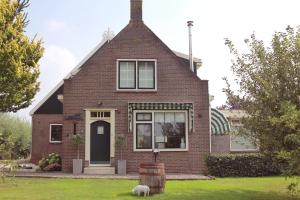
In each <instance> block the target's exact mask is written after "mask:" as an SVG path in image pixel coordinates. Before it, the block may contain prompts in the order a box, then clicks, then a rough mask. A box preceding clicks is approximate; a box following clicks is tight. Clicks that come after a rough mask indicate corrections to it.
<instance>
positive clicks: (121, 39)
mask: <svg viewBox="0 0 300 200" xmlns="http://www.w3.org/2000/svg"><path fill="white" fill-rule="evenodd" d="M200 62H201V61H200V60H199V59H195V60H194V63H193V64H194V65H193V66H194V67H193V69H192V70H191V68H190V65H189V60H188V58H187V57H186V56H185V55H183V54H181V53H177V52H174V51H172V50H170V49H169V48H168V47H167V46H166V45H165V44H164V43H163V42H162V41H161V40H160V39H159V38H158V37H157V36H156V35H155V34H154V33H153V32H152V31H151V30H150V29H149V28H148V27H147V26H146V25H145V24H144V23H143V19H142V0H131V19H130V22H129V24H128V25H127V26H126V27H125V28H124V29H123V30H122V31H121V32H120V33H118V34H117V35H116V36H115V37H114V38H113V39H111V40H108V41H106V42H104V43H102V44H100V45H98V46H97V47H96V48H95V49H94V50H93V51H92V52H91V53H90V54H89V55H88V56H87V57H86V58H85V59H84V60H83V61H82V62H81V63H79V65H78V66H77V67H76V68H75V69H74V70H73V71H72V72H71V73H70V74H69V75H68V76H67V77H66V78H65V79H64V80H63V81H62V82H60V83H59V84H58V85H57V86H56V87H55V88H54V89H53V90H52V91H51V92H50V93H49V94H48V95H47V96H46V97H45V98H44V99H43V100H42V101H41V102H40V103H39V104H38V105H37V106H36V107H35V108H34V109H33V110H32V111H31V115H32V155H31V156H32V162H34V163H37V162H38V160H39V159H41V157H42V156H43V155H47V154H49V153H52V152H57V153H59V154H60V155H61V156H62V165H63V171H65V172H70V171H72V159H74V158H76V147H75V146H74V145H72V144H71V140H70V136H72V135H73V134H76V133H81V134H83V135H84V138H85V142H84V144H83V145H81V148H80V158H82V159H83V160H84V168H85V169H84V171H85V172H88V171H89V170H90V169H96V168H102V169H104V168H109V169H112V170H113V171H115V166H116V161H117V160H119V159H120V149H119V148H118V146H116V145H115V138H116V136H118V135H123V136H125V138H126V141H127V145H126V147H125V149H124V153H123V159H125V160H127V172H129V173H130V172H137V170H138V166H139V164H140V163H142V162H151V161H152V160H153V153H152V151H153V149H159V150H160V153H159V156H158V161H161V162H164V163H165V166H166V172H167V173H191V174H195V173H201V172H202V171H203V170H204V168H205V163H204V158H205V156H206V155H207V154H209V153H210V124H209V121H210V120H209V95H208V81H207V80H201V79H200V78H199V77H197V73H196V71H197V67H198V66H199V64H200Z"/></svg>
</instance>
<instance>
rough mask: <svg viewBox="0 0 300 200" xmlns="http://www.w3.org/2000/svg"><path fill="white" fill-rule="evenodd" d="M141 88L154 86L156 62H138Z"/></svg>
mask: <svg viewBox="0 0 300 200" xmlns="http://www.w3.org/2000/svg"><path fill="white" fill-rule="evenodd" d="M138 70H139V73H138V74H139V88H141V89H151V88H154V62H153V61H151V62H149V61H148V62H144V61H143V62H138Z"/></svg>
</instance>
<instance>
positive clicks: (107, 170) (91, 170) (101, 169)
mask: <svg viewBox="0 0 300 200" xmlns="http://www.w3.org/2000/svg"><path fill="white" fill-rule="evenodd" d="M84 173H85V174H94V175H112V174H115V168H114V167H111V166H97V167H85V168H84Z"/></svg>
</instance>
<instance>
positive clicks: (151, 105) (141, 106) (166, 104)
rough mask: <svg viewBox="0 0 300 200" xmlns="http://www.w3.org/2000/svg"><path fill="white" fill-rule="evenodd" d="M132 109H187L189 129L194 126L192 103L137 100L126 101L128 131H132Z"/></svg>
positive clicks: (191, 129)
mask: <svg viewBox="0 0 300 200" xmlns="http://www.w3.org/2000/svg"><path fill="white" fill-rule="evenodd" d="M134 110H186V111H188V119H189V130H190V131H193V128H194V106H193V103H169V102H164V103H151V102H138V103H128V131H129V132H132V125H133V111H134Z"/></svg>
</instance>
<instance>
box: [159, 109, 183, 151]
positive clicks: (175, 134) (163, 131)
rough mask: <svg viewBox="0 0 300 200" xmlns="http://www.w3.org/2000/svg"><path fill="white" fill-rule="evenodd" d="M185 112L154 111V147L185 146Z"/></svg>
mask: <svg viewBox="0 0 300 200" xmlns="http://www.w3.org/2000/svg"><path fill="white" fill-rule="evenodd" d="M185 121H186V120H185V113H171V112H167V113H155V115H154V136H155V137H154V138H155V148H159V149H168V148H170V149H171V148H182V149H184V148H186V133H185Z"/></svg>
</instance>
